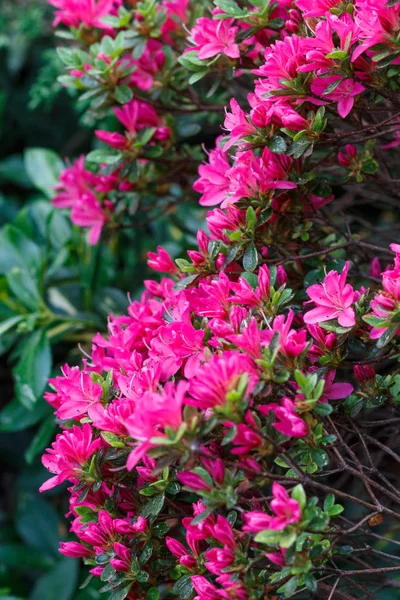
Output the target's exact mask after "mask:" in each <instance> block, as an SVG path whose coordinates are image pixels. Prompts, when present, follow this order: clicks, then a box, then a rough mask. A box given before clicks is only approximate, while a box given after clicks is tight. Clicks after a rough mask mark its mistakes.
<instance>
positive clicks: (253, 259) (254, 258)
mask: <svg viewBox="0 0 400 600" xmlns="http://www.w3.org/2000/svg"><path fill="white" fill-rule="evenodd" d="M257 264H258V253H257V248H256V247H255V245H254V243H253V242H251V243H250V244H249V245H248V246H247V248H246V250H245V253H244V255H243V267H244V269H245V270H246V271H254V269H255V268H256V266H257Z"/></svg>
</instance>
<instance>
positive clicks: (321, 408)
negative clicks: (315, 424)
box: [314, 402, 333, 417]
mask: <svg viewBox="0 0 400 600" xmlns="http://www.w3.org/2000/svg"><path fill="white" fill-rule="evenodd" d="M314 410H315V412H316V413H317V415H320V416H321V417H327V416H328V415H330V414H331V412H332V411H333V407H332V406H331V405H330V404H326V403H325V402H321V403H320V404H317V405H316V407H315V408H314Z"/></svg>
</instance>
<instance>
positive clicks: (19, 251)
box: [0, 225, 43, 278]
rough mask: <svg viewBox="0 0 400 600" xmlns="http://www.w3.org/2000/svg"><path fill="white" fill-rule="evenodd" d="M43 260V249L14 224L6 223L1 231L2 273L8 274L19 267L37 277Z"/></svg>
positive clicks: (0, 253) (0, 265) (0, 262)
mask: <svg viewBox="0 0 400 600" xmlns="http://www.w3.org/2000/svg"><path fill="white" fill-rule="evenodd" d="M42 262H43V256H42V251H41V250H40V248H39V246H38V245H37V244H35V243H34V242H33V241H32V240H31V239H29V237H27V236H26V235H24V233H22V231H21V230H20V229H18V228H17V227H14V226H13V225H6V226H5V227H4V229H3V231H2V232H1V233H0V273H3V274H6V273H8V272H9V271H11V269H12V268H14V267H18V268H20V269H23V270H25V271H29V274H30V275H31V276H32V277H33V278H36V277H37V276H38V274H39V273H40V270H41V267H42Z"/></svg>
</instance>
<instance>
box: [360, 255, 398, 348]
mask: <svg viewBox="0 0 400 600" xmlns="http://www.w3.org/2000/svg"><path fill="white" fill-rule="evenodd" d="M390 249H391V250H392V251H393V252H395V254H396V258H395V260H394V266H393V268H390V267H389V268H387V269H386V271H384V272H383V273H382V286H383V290H380V291H379V292H378V293H377V294H376V295H375V296H374V298H373V299H372V300H371V308H372V315H373V316H374V317H377V318H378V319H380V321H381V324H382V325H381V326H380V327H379V326H378V325H375V323H374V327H373V328H372V330H371V338H372V339H373V340H376V339H379V338H380V337H381V336H382V335H383V334H384V333H385V331H386V330H387V328H388V324H389V323H390V322H391V321H392V317H393V316H394V315H397V313H398V311H399V307H400V245H399V244H390ZM367 316H368V315H367ZM396 322H397V320H396ZM399 331H400V328H399ZM399 331H398V332H397V333H399Z"/></svg>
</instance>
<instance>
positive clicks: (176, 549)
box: [165, 536, 187, 558]
mask: <svg viewBox="0 0 400 600" xmlns="http://www.w3.org/2000/svg"><path fill="white" fill-rule="evenodd" d="M165 543H166V544H167V548H168V550H169V551H170V552H172V554H173V555H174V556H176V557H177V558H181V557H182V556H186V554H187V550H186V548H185V546H184V545H183V544H181V543H180V542H178V540H176V539H175V538H172V537H169V536H167V537H166V538H165Z"/></svg>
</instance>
